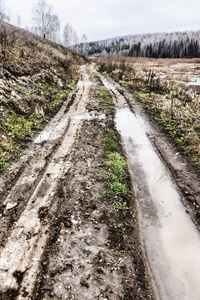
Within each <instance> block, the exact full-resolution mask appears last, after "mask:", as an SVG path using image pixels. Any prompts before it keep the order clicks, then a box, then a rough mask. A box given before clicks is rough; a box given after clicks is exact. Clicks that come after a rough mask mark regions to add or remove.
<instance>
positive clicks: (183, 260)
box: [115, 108, 200, 300]
mask: <svg viewBox="0 0 200 300" xmlns="http://www.w3.org/2000/svg"><path fill="white" fill-rule="evenodd" d="M115 121H116V125H117V130H118V131H119V132H120V133H121V135H122V138H123V142H124V146H125V149H126V153H127V156H128V160H129V166H130V171H131V176H132V177H133V182H134V189H135V193H136V198H137V200H138V203H139V211H140V214H141V223H142V224H141V227H142V239H143V242H144V246H145V249H146V252H147V257H148V261H149V265H150V268H151V270H152V274H153V277H154V281H155V285H156V287H157V290H158V293H159V297H160V299H162V300H165V299H168V300H169V299H173V300H175V299H177V300H180V299H185V300H186V299H187V300H200V284H199V283H200V281H199V278H200V255H199V249H200V237H199V233H198V231H197V230H196V228H195V226H194V224H193V222H192V220H191V219H190V217H189V215H188V214H187V212H186V209H185V207H184V206H183V204H182V202H181V195H180V194H179V192H178V191H177V189H176V186H175V184H174V183H173V181H172V179H171V178H170V175H169V173H168V171H167V169H166V168H165V166H164V164H163V162H162V161H161V159H160V158H159V156H158V154H157V153H156V151H155V149H154V148H153V146H152V144H151V141H150V140H151V136H150V134H149V132H150V130H149V128H148V124H147V123H146V122H145V121H144V120H143V119H142V118H141V117H140V116H137V115H134V114H133V113H132V112H131V111H130V110H129V109H128V108H125V109H118V110H117V113H116V119H115Z"/></svg>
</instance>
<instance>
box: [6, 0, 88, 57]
mask: <svg viewBox="0 0 200 300" xmlns="http://www.w3.org/2000/svg"><path fill="white" fill-rule="evenodd" d="M32 16H33V17H32V20H33V24H34V25H33V26H32V27H30V28H28V27H27V28H25V29H27V30H29V31H31V32H32V33H34V34H37V35H39V36H41V37H43V38H45V39H49V40H51V41H54V42H57V43H60V44H63V45H64V46H66V47H68V48H71V49H72V50H74V51H76V50H77V47H75V46H76V45H77V44H80V46H79V48H78V49H79V53H81V54H84V55H87V45H88V42H87V37H86V35H85V34H84V35H83V36H82V37H78V35H77V33H76V31H75V29H74V28H73V27H72V26H71V25H70V24H69V23H66V25H65V26H64V29H63V32H62V34H61V28H60V20H59V17H58V16H57V15H56V14H55V13H54V11H53V7H52V6H51V5H49V4H48V3H47V2H46V0H38V2H37V4H35V5H34V6H33V9H32ZM1 20H2V21H5V22H8V23H10V17H9V16H8V14H7V13H6V8H5V6H4V2H3V0H0V21H1ZM20 24H21V17H20V16H17V25H18V27H20ZM61 36H62V37H61Z"/></svg>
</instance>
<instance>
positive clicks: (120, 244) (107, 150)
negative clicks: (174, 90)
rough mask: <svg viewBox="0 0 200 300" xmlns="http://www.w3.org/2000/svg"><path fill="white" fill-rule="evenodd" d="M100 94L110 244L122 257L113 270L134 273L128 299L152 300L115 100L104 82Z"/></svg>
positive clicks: (128, 279)
mask: <svg viewBox="0 0 200 300" xmlns="http://www.w3.org/2000/svg"><path fill="white" fill-rule="evenodd" d="M95 77H97V76H95ZM97 79H98V78H97ZM99 80H100V79H99ZM100 96H101V100H102V104H101V108H102V110H103V111H104V112H105V114H106V116H107V118H106V124H105V126H103V127H102V132H103V133H102V137H103V149H104V155H105V162H104V167H105V170H104V172H103V173H100V174H99V176H100V177H101V178H102V179H103V180H104V182H105V188H106V190H107V192H105V193H104V194H103V198H104V199H107V200H108V201H109V203H110V204H111V207H110V210H109V214H108V216H109V219H108V226H109V232H110V243H111V247H112V251H113V253H114V254H115V255H116V256H117V257H118V260H115V261H113V265H112V268H113V270H114V269H116V270H121V271H122V272H124V273H127V275H128V273H130V276H127V277H126V278H125V280H124V281H123V285H124V287H125V295H124V299H146V297H148V299H151V298H152V290H151V287H150V281H149V278H148V275H147V273H146V267H145V264H144V261H143V253H142V248H141V244H140V240H139V232H138V220H137V216H136V204H135V201H134V195H133V193H132V188H131V182H130V177H129V172H128V166H127V163H126V159H125V156H124V152H123V150H122V147H121V144H120V136H119V134H118V132H117V131H116V130H115V124H114V115H115V107H114V102H113V100H112V97H111V95H110V93H109V91H108V90H107V89H106V87H105V86H103V85H101V83H100ZM129 255H132V257H134V264H135V270H134V271H130V272H129V271H127V270H128V269H129V268H131V266H128V265H127V262H126V258H127V256H129ZM125 270H126V271H125ZM133 272H134V276H133Z"/></svg>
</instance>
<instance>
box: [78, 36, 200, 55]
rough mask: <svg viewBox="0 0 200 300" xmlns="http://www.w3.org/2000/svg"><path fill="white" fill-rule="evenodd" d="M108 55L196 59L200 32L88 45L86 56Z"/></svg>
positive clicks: (198, 50) (131, 37) (199, 52)
mask: <svg viewBox="0 0 200 300" xmlns="http://www.w3.org/2000/svg"><path fill="white" fill-rule="evenodd" d="M77 51H78V49H77ZM108 54H113V55H115V54H116V55H120V56H130V57H149V58H193V57H196V58H198V57H200V31H196V32H194V31H184V32H172V33H155V34H141V35H129V36H124V37H116V38H111V39H107V40H102V41H97V42H91V43H88V55H95V56H102V55H108Z"/></svg>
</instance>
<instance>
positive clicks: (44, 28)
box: [32, 0, 60, 40]
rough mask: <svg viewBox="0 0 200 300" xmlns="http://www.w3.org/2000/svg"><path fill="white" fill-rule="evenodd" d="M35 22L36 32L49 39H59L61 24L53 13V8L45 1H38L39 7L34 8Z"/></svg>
mask: <svg viewBox="0 0 200 300" xmlns="http://www.w3.org/2000/svg"><path fill="white" fill-rule="evenodd" d="M32 13H33V21H34V22H35V24H36V26H35V32H36V33H37V34H39V35H40V36H42V37H43V38H48V39H53V40H55V39H57V38H56V35H58V34H59V30H60V22H59V19H58V17H57V16H56V15H54V14H53V13H52V6H50V5H48V4H47V3H46V1H45V0H38V3H37V5H35V6H34V7H33V10H32Z"/></svg>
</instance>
